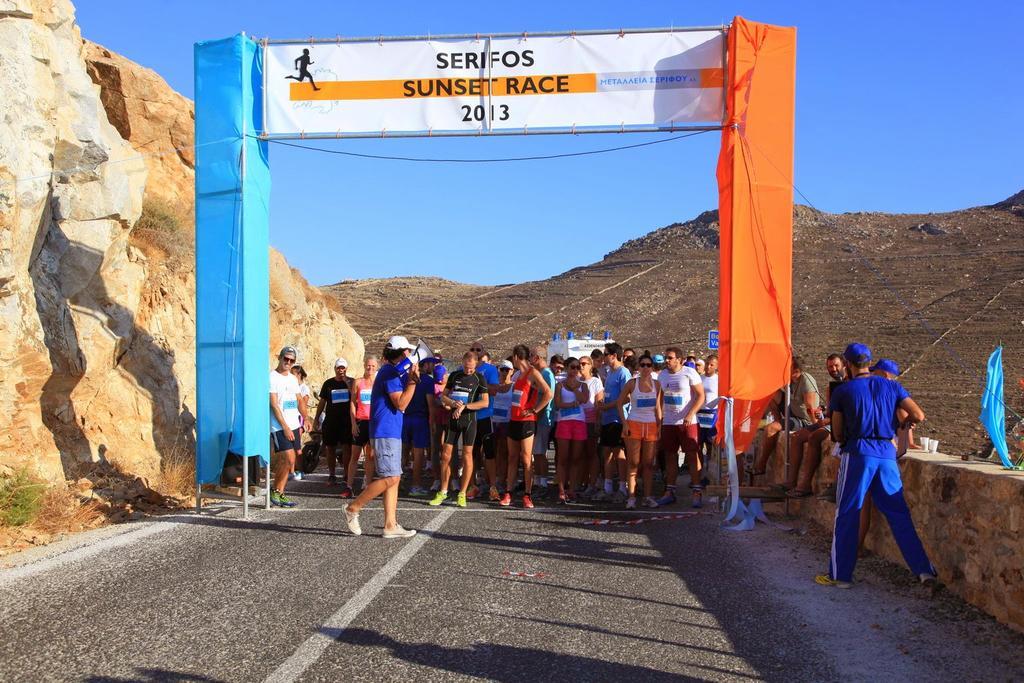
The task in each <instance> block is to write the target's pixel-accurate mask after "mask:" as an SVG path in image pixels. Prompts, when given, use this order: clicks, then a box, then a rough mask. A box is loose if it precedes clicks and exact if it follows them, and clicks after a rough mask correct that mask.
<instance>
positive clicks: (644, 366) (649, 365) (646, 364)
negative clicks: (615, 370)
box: [640, 363, 654, 368]
mask: <svg viewBox="0 0 1024 683" xmlns="http://www.w3.org/2000/svg"><path fill="white" fill-rule="evenodd" d="M640 367H642V368H653V367H654V364H653V363H641V364H640Z"/></svg>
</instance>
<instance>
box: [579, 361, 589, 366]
mask: <svg viewBox="0 0 1024 683" xmlns="http://www.w3.org/2000/svg"><path fill="white" fill-rule="evenodd" d="M580 365H590V361H589V360H587V361H580Z"/></svg>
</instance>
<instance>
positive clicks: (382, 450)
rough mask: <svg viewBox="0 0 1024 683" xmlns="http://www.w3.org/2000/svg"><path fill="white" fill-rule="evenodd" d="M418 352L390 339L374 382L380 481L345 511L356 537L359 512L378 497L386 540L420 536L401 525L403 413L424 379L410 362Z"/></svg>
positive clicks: (399, 338)
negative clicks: (399, 487) (381, 508)
mask: <svg viewBox="0 0 1024 683" xmlns="http://www.w3.org/2000/svg"><path fill="white" fill-rule="evenodd" d="M415 349H416V347H415V346H413V345H412V344H410V343H409V340H408V339H406V338H405V337H402V336H400V335H396V336H394V337H391V338H390V339H388V342H387V344H385V346H384V361H385V362H384V365H383V366H382V367H381V369H380V371H379V372H378V373H377V377H376V378H375V379H374V380H373V389H372V390H371V394H370V439H371V441H372V443H373V451H374V458H375V460H376V463H375V465H376V473H377V479H375V480H374V481H372V482H368V483H367V485H366V488H364V489H363V492H362V493H360V494H359V497H358V498H356V499H355V500H353V501H352V502H351V503H349V505H348V507H346V508H345V523H346V524H347V525H348V529H349V531H351V532H352V533H353V534H354V535H356V536H359V535H360V534H362V533H363V530H362V527H361V525H360V524H359V512H360V511H361V510H362V509H363V506H365V505H366V504H367V503H369V502H370V501H371V500H373V499H374V498H376V497H377V496H383V498H384V534H383V536H384V538H409V537H411V536H415V535H416V532H415V531H414V530H412V529H404V528H402V525H401V524H399V523H398V483H399V482H400V481H401V479H402V427H403V425H404V413H403V411H404V410H405V409H406V408H408V407H409V403H410V402H411V401H412V397H413V394H414V393H415V391H416V386H417V385H418V384H419V380H420V376H419V370H418V368H416V367H415V366H414V365H413V364H412V363H411V362H410V361H409V360H408V358H409V354H410V353H411V352H412V351H414V350H415ZM400 365H401V366H402V368H401V369H400V368H399V366H400ZM405 366H409V367H408V368H406V367H405ZM403 371H405V372H404V373H403Z"/></svg>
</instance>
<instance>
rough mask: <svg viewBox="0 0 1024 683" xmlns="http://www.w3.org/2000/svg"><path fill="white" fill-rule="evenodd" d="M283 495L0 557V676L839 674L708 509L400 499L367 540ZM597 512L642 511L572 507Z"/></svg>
mask: <svg viewBox="0 0 1024 683" xmlns="http://www.w3.org/2000/svg"><path fill="white" fill-rule="evenodd" d="M294 489H295V493H296V494H297V495H295V498H296V499H297V500H298V502H299V503H300V505H301V507H299V508H296V509H294V510H289V511H281V510H272V511H269V512H267V511H263V510H257V511H255V512H254V513H253V516H252V518H251V519H250V520H248V521H245V520H242V519H240V518H239V517H238V514H237V510H230V511H227V512H223V513H221V514H217V515H211V514H204V515H203V516H201V517H198V518H197V517H194V516H190V515H180V516H175V517H173V518H165V519H163V520H160V521H156V522H150V523H148V525H137V526H136V527H135V528H137V529H139V530H140V531H132V530H131V528H130V527H129V528H126V533H125V534H123V535H121V536H115V537H112V538H108V539H106V540H103V541H97V542H96V543H95V544H93V545H91V546H84V548H83V549H80V550H78V551H75V552H73V553H70V554H65V555H63V556H57V557H56V558H55V559H54V558H51V559H49V560H45V561H43V562H42V563H41V564H40V563H37V564H35V565H25V566H22V567H20V568H17V569H14V570H4V571H0V601H2V603H0V604H2V605H3V608H2V610H0V634H2V636H0V680H5V681H6V680H12V681H13V680H17V681H42V680H72V681H261V680H279V681H285V680H296V681H341V680H345V681H380V680H405V681H411V680H430V681H443V680H469V679H487V680H497V681H543V680H559V679H562V680H586V681H591V680H594V681H612V680H615V681H621V680H629V679H634V680H641V681H669V680H672V681H679V680H779V681H781V680H786V681H822V680H837V679H839V678H840V677H841V672H840V671H839V670H838V669H837V662H839V661H840V658H839V657H837V653H836V652H835V647H834V646H831V647H830V646H829V645H828V641H826V640H820V641H819V640H818V639H817V638H816V637H815V636H814V635H813V634H809V633H808V629H807V628H806V627H807V621H808V619H807V617H806V615H804V614H802V613H801V608H800V607H799V605H795V604H794V602H793V601H792V600H789V601H786V600H783V599H781V597H779V590H778V587H777V586H775V587H773V584H772V583H771V582H770V581H767V580H766V579H765V571H766V568H765V567H762V566H759V563H758V562H757V558H756V557H755V556H754V554H753V553H754V552H756V551H755V548H756V545H755V546H752V545H751V544H750V541H744V542H737V540H736V539H737V535H733V534H730V533H728V532H724V531H722V530H721V529H720V528H719V522H720V516H719V515H718V514H717V513H714V512H712V511H710V510H707V511H705V512H706V514H700V515H695V516H688V517H683V518H679V519H661V520H652V519H650V514H649V513H636V514H634V513H624V512H622V511H609V512H605V511H600V510H594V509H588V508H583V507H580V508H574V509H572V510H571V511H565V510H564V509H558V508H554V507H550V508H538V509H537V510H535V511H525V510H521V509H515V508H513V509H511V510H509V509H500V508H496V507H492V506H490V505H489V504H485V503H478V504H471V506H470V507H469V508H467V509H456V508H454V507H442V508H431V507H428V506H426V505H425V504H424V503H423V502H422V501H415V500H406V499H403V501H402V503H401V505H400V513H399V518H400V521H401V522H402V523H403V524H404V525H405V526H407V527H410V528H417V529H428V531H426V532H424V533H421V534H420V535H418V536H417V537H416V538H414V539H412V540H384V539H382V538H381V537H380V532H381V529H380V526H381V524H382V521H383V515H382V513H381V512H380V510H379V507H378V509H376V510H372V509H367V510H366V511H365V512H364V513H363V515H362V520H363V529H364V535H363V536H361V537H353V536H350V535H349V534H348V533H347V531H346V530H345V524H344V519H343V515H342V514H341V512H340V508H341V506H342V501H341V500H340V499H338V498H337V497H336V495H335V494H334V493H333V492H328V491H327V489H326V485H325V484H324V483H323V479H322V478H321V477H317V476H316V475H314V478H313V480H312V481H309V480H307V481H306V482H303V483H302V484H301V485H299V486H296V487H294ZM290 493H292V491H290ZM377 506H379V503H378V504H377ZM684 511H686V510H685V508H682V507H680V508H679V509H678V510H672V511H671V512H684ZM662 514H663V513H662ZM596 518H604V519H612V520H613V521H615V522H621V521H624V520H636V519H644V520H645V521H644V522H643V523H640V524H628V525H627V524H621V523H620V524H608V525H592V524H586V523H585V522H586V521H587V520H592V519H596ZM431 529H432V530H431ZM761 533H763V534H768V535H767V536H765V538H767V539H768V541H769V542H771V541H772V540H773V539H781V538H782V537H783V536H785V535H784V534H783V533H782V532H780V531H778V530H774V529H768V528H765V529H764V531H763V532H761ZM772 534H774V536H773V535H772ZM135 536H141V537H139V538H135ZM783 542H794V541H793V540H791V539H786V540H784V541H783ZM506 572H512V573H515V572H525V573H531V574H535V575H536V576H532V577H528V576H522V577H518V576H510V575H507V574H506ZM807 580H808V581H809V580H810V577H809V576H808V577H807ZM820 590H822V591H830V590H832V591H833V592H834V589H823V588H822V589H820ZM855 590H856V589H855ZM860 598H861V599H863V598H864V595H863V594H862V595H861V596H860ZM846 604H847V605H848V607H847V609H850V610H854V611H856V610H857V609H859V608H858V604H860V603H859V602H858V600H856V599H854V600H851V601H848V602H847V603H846ZM865 609H866V608H865ZM853 623H854V622H853V620H850V624H853ZM844 628H853V629H862V630H865V631H869V627H868V626H867V625H866V624H865V625H854V626H852V627H851V626H849V625H847V626H845V627H844ZM851 638H852V639H854V640H855V639H856V638H857V635H856V633H852V634H851Z"/></svg>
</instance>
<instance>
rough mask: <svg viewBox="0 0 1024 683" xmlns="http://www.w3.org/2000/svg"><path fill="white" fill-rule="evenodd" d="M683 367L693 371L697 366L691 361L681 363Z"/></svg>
mask: <svg viewBox="0 0 1024 683" xmlns="http://www.w3.org/2000/svg"><path fill="white" fill-rule="evenodd" d="M683 366H684V367H687V368H693V369H694V370H696V369H697V364H696V363H694V362H693V361H692V360H688V361H686V362H685V363H683Z"/></svg>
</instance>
